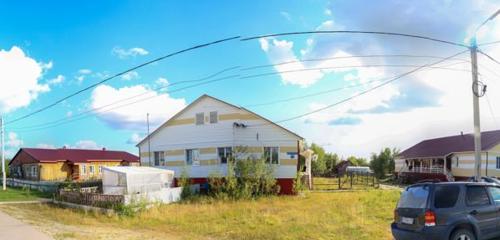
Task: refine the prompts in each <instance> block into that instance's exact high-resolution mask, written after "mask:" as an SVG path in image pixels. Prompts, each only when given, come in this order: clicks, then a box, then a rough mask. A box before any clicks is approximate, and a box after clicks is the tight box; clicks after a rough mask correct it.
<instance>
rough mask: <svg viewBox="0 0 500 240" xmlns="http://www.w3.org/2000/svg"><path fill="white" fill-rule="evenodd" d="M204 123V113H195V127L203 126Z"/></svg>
mask: <svg viewBox="0 0 500 240" xmlns="http://www.w3.org/2000/svg"><path fill="white" fill-rule="evenodd" d="M204 122H205V114H204V113H197V114H196V125H203V123H204Z"/></svg>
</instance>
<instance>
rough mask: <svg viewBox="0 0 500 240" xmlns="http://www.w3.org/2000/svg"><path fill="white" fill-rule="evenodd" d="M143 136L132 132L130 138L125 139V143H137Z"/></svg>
mask: <svg viewBox="0 0 500 240" xmlns="http://www.w3.org/2000/svg"><path fill="white" fill-rule="evenodd" d="M143 138H144V137H143V136H141V135H139V134H138V133H133V134H132V135H131V136H130V138H129V139H128V140H127V144H134V145H135V144H137V143H139V142H140V141H141V140H142V139H143Z"/></svg>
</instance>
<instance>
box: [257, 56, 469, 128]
mask: <svg viewBox="0 0 500 240" xmlns="http://www.w3.org/2000/svg"><path fill="white" fill-rule="evenodd" d="M468 51H469V50H468V49H467V50H465V51H461V52H458V53H456V54H453V55H451V56H449V57H447V58H445V59H441V60H439V61H436V62H433V63H429V64H425V65H421V66H420V67H417V68H415V69H413V70H411V71H408V72H405V73H403V74H399V75H397V76H395V77H393V78H392V79H389V80H387V81H385V82H383V83H381V84H378V85H376V86H374V87H371V88H369V89H367V90H365V91H362V92H359V93H357V94H355V95H353V96H350V97H348V98H345V99H343V100H341V101H338V102H335V103H333V104H329V105H327V106H325V107H322V108H319V109H316V110H313V111H310V112H306V113H303V114H299V115H296V116H294V117H290V118H286V119H282V120H278V121H274V122H273V123H282V122H287V121H292V120H295V119H299V118H302V117H305V116H309V115H312V114H315V113H317V112H321V111H324V110H326V109H329V108H332V107H335V106H337V105H340V104H342V103H345V102H348V101H350V100H352V99H355V98H357V97H360V96H362V95H365V94H367V93H369V92H371V91H374V90H376V89H378V88H381V87H383V86H385V85H388V84H390V83H392V82H394V81H397V80H399V79H401V78H403V77H405V76H408V75H410V74H412V73H414V72H417V71H419V70H421V69H423V68H425V67H429V66H433V65H437V64H439V63H442V62H444V61H446V60H447V59H449V58H453V57H456V56H458V55H460V54H463V53H465V52H468ZM262 125H269V123H265V124H254V125H250V126H249V127H256V126H262Z"/></svg>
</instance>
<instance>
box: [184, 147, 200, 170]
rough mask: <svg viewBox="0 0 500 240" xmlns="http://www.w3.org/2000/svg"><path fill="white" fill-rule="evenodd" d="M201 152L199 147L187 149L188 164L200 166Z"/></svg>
mask: <svg viewBox="0 0 500 240" xmlns="http://www.w3.org/2000/svg"><path fill="white" fill-rule="evenodd" d="M199 156H200V152H199V150H198V149H186V165H193V166H199V165H200V161H199Z"/></svg>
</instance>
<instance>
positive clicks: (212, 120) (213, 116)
mask: <svg viewBox="0 0 500 240" xmlns="http://www.w3.org/2000/svg"><path fill="white" fill-rule="evenodd" d="M210 123H217V112H210Z"/></svg>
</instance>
